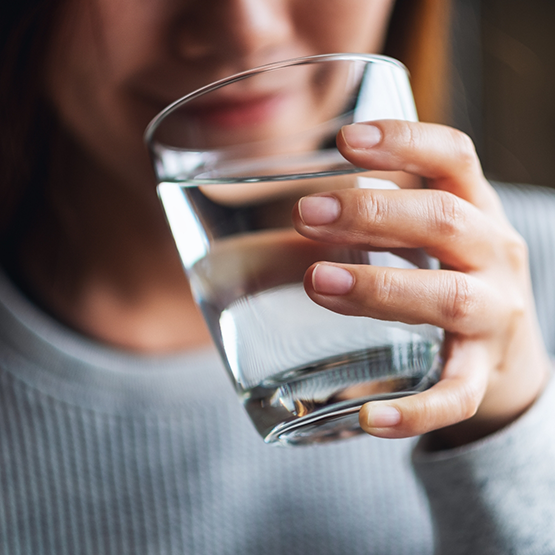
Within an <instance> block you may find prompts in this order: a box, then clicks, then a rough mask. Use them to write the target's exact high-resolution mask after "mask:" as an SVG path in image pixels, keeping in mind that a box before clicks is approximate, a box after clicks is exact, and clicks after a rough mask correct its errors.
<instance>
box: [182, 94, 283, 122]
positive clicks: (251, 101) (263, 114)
mask: <svg viewBox="0 0 555 555" xmlns="http://www.w3.org/2000/svg"><path fill="white" fill-rule="evenodd" d="M282 102H283V95H277V94H266V95H257V96H249V97H244V98H236V99H235V98H234V99H221V100H213V101H210V102H203V103H201V102H198V103H196V102H195V101H192V102H191V103H190V104H189V106H184V107H183V109H184V110H185V111H186V112H187V113H188V115H189V117H191V118H194V119H195V120H197V121H198V122H199V123H202V124H203V125H207V126H211V127H219V128H225V129H231V128H237V127H249V126H253V125H258V124H262V123H264V122H266V121H268V120H270V119H272V118H274V117H275V115H276V113H277V111H278V110H279V107H280V104H281V103H282Z"/></svg>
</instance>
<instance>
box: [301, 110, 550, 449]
mask: <svg viewBox="0 0 555 555" xmlns="http://www.w3.org/2000/svg"><path fill="white" fill-rule="evenodd" d="M337 142H338V147H339V150H340V151H341V153H342V154H343V156H345V157H346V158H347V159H348V160H350V161H351V162H352V163H353V164H355V165H356V166H359V167H363V168H368V169H374V170H384V171H404V172H408V173H410V174H413V175H416V176H420V177H423V178H425V179H426V180H427V184H428V187H429V188H428V189H418V190H417V189H410V190H393V191H392V190H370V189H345V190H340V191H336V192H333V193H325V194H320V195H312V196H308V197H305V198H303V199H301V201H299V203H298V205H297V208H296V211H295V214H294V221H295V226H296V228H297V230H298V231H299V232H300V233H301V234H302V235H304V236H306V237H308V238H311V239H315V240H318V241H323V242H326V243H333V244H342V245H349V246H351V247H356V248H361V249H366V250H371V248H373V247H377V248H380V249H383V248H386V249H387V248H399V247H408V248H416V247H422V248H424V249H425V250H426V252H428V254H430V255H431V256H434V257H436V258H438V259H439V260H440V262H441V264H442V269H441V270H404V269H395V268H380V267H375V266H365V265H343V264H331V263H326V262H322V263H318V264H315V265H313V266H311V267H310V268H309V270H308V271H307V273H306V275H305V289H306V291H307V293H308V295H309V296H310V297H311V298H312V299H313V300H314V301H315V302H316V303H318V304H320V305H322V306H324V307H326V308H329V309H331V310H334V311H336V312H339V313H342V314H352V315H358V316H369V317H373V318H379V319H383V320H395V321H401V322H406V323H409V324H421V323H429V324H433V325H436V326H439V327H441V328H443V329H445V331H446V341H445V347H444V357H445V367H444V370H443V373H442V376H441V380H440V381H439V383H437V384H436V385H434V386H433V387H432V388H430V389H429V390H427V391H425V392H422V393H419V394H417V395H414V396H410V397H404V398H399V399H395V400H388V401H374V402H371V403H367V404H366V405H364V406H363V407H362V409H361V411H360V424H361V426H362V428H363V429H364V430H365V431H367V432H368V433H370V434H372V435H376V436H380V437H390V438H393V437H407V436H414V435H419V434H423V433H426V432H430V431H433V430H440V429H441V430H440V431H438V432H437V433H435V434H434V437H435V438H436V440H437V441H438V445H439V446H443V445H445V446H452V445H460V444H464V443H467V442H469V441H472V440H475V439H477V438H479V437H482V436H484V435H487V434H489V433H492V432H493V431H495V430H497V429H499V428H501V427H503V426H505V425H506V424H508V423H509V422H511V421H512V420H514V419H515V418H516V417H518V416H519V415H520V414H521V413H523V412H524V411H525V410H526V409H527V408H528V407H529V406H530V405H531V404H532V403H533V402H534V400H535V399H536V398H537V396H538V395H539V393H540V392H541V391H542V389H543V386H544V384H545V383H546V380H547V376H548V367H549V366H548V359H547V355H546V353H545V349H544V347H543V343H542V339H541V335H540V332H539V329H538V325H537V323H536V317H535V311H534V303H533V298H532V292H531V286H530V279H529V274H528V262H527V249H526V245H525V244H524V241H523V240H522V238H521V237H520V236H519V235H518V234H517V233H516V231H515V230H514V229H513V228H512V227H511V226H510V224H509V223H508V222H507V220H506V218H505V216H504V214H503V210H502V207H501V204H500V201H499V199H498V197H497V195H496V193H495V192H494V190H493V189H492V188H491V186H490V185H489V184H488V182H487V181H486V179H485V178H484V176H483V174H482V170H481V167H480V163H479V161H478V158H477V156H476V153H475V149H474V146H473V144H472V142H471V141H470V139H469V138H468V137H467V136H466V135H464V134H463V133H460V132H458V131H456V130H454V129H451V128H448V127H444V126H439V125H432V124H423V123H411V122H404V121H393V120H384V121H377V122H372V123H371V124H370V123H368V124H356V125H351V126H348V127H345V128H343V129H342V131H341V132H340V134H339V135H338V141H337Z"/></svg>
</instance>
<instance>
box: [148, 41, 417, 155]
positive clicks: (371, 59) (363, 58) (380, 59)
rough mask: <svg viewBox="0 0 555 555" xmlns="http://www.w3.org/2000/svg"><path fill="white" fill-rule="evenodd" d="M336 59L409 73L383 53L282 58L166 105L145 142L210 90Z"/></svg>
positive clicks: (346, 53)
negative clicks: (172, 117)
mask: <svg viewBox="0 0 555 555" xmlns="http://www.w3.org/2000/svg"><path fill="white" fill-rule="evenodd" d="M334 61H345V62H357V61H359V62H368V63H384V64H388V65H394V66H397V67H398V68H400V69H402V70H403V71H404V72H405V73H407V75H409V71H408V69H407V67H406V66H405V65H404V64H403V63H402V62H400V61H399V60H396V59H395V58H391V57H390V56H384V55H381V54H361V53H354V52H353V53H349V52H345V53H334V54H316V55H312V56H301V57H298V58H290V59H288V60H281V61H278V62H272V63H270V64H265V65H262V66H258V67H254V68H252V69H247V70H245V71H241V72H239V73H235V74H233V75H229V76H228V77H224V78H223V79H219V80H218V81H214V82H213V83H209V84H208V85H205V86H203V87H201V88H199V89H196V90H194V91H192V92H190V93H187V94H186V95H184V96H182V97H181V98H178V99H177V100H175V101H174V102H172V103H171V104H169V105H168V106H166V107H165V108H164V109H163V110H162V111H161V112H158V114H156V116H154V118H153V119H152V120H151V121H150V123H149V124H148V125H147V127H146V129H145V132H144V136H143V139H144V142H145V144H146V145H147V146H148V147H150V145H151V144H152V142H153V138H154V134H155V133H156V130H157V128H158V126H159V125H160V123H162V121H163V120H164V119H166V117H167V116H169V115H170V114H171V113H172V112H174V111H175V110H177V109H178V108H180V107H181V106H182V105H183V104H186V103H187V102H190V101H191V100H194V99H195V98H198V97H199V96H202V95H204V94H207V93H209V92H212V91H215V90H217V89H220V88H222V87H225V86H226V85H231V84H232V83H236V82H238V81H242V80H243V79H247V78H248V77H251V76H252V75H258V74H260V73H266V72H269V71H275V70H278V69H284V68H287V67H294V66H297V65H305V64H315V63H319V62H334Z"/></svg>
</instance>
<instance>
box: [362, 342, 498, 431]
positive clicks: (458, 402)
mask: <svg viewBox="0 0 555 555" xmlns="http://www.w3.org/2000/svg"><path fill="white" fill-rule="evenodd" d="M489 364H490V361H489V358H488V356H487V350H486V348H485V347H484V346H483V345H482V344H481V343H480V342H468V341H465V342H462V341H461V342H457V340H454V343H453V344H452V345H451V346H450V353H449V359H448V362H447V364H446V366H445V368H444V370H443V373H442V376H441V379H440V381H439V382H438V383H437V384H435V385H434V386H432V387H431V388H430V389H428V390H426V391H424V392H422V393H418V394H416V395H412V396H409V397H402V398H399V399H394V400H391V401H389V400H388V401H372V402H370V403H366V404H365V405H364V406H363V407H362V408H361V410H360V413H359V422H360V425H361V427H362V429H363V430H364V431H365V432H367V433H369V434H371V435H374V436H377V437H383V438H402V437H413V436H417V435H422V434H425V433H427V432H431V431H433V430H438V429H440V428H445V427H446V426H451V425H453V424H457V423H459V422H462V421H464V420H466V419H468V418H470V417H472V416H473V415H474V414H476V411H477V410H478V407H479V406H480V403H481V401H482V399H483V397H484V395H485V392H486V388H487V381H488V368H489Z"/></svg>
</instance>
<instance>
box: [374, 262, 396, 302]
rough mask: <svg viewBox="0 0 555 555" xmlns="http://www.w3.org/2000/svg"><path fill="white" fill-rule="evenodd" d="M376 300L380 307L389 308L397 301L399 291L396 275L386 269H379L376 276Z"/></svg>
mask: <svg viewBox="0 0 555 555" xmlns="http://www.w3.org/2000/svg"><path fill="white" fill-rule="evenodd" d="M373 285H374V291H375V292H376V294H375V302H376V304H377V305H378V307H380V308H387V307H389V306H390V305H391V303H392V302H394V301H395V298H396V296H397V295H398V292H399V287H400V285H399V283H398V279H397V277H396V275H395V274H394V273H393V272H390V271H387V270H386V269H379V270H377V271H376V273H375V276H374V284H373Z"/></svg>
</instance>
